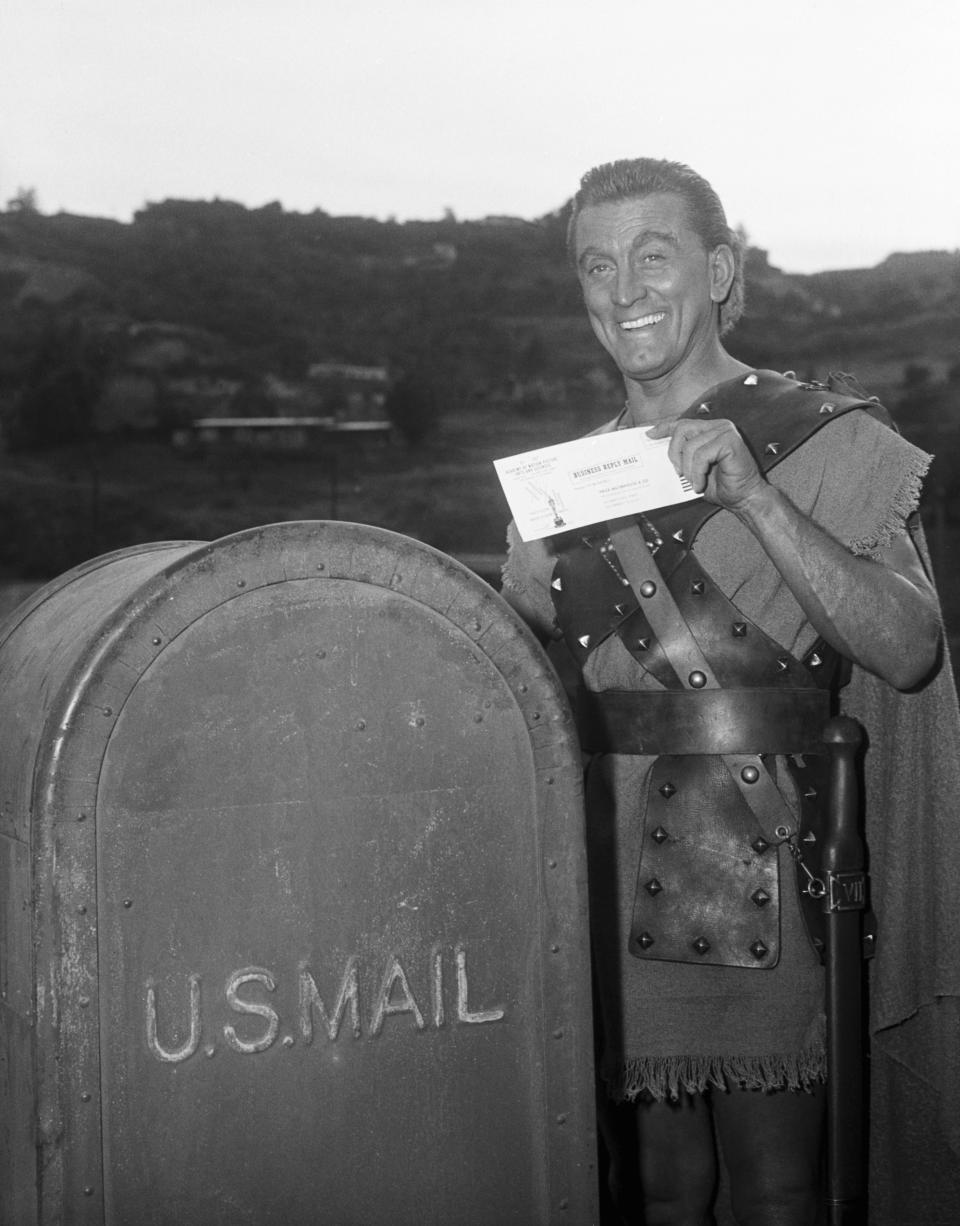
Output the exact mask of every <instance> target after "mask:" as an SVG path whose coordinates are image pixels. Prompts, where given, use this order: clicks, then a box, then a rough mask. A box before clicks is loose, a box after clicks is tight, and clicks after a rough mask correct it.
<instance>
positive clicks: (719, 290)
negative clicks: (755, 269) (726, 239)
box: [710, 243, 737, 302]
mask: <svg viewBox="0 0 960 1226" xmlns="http://www.w3.org/2000/svg"><path fill="white" fill-rule="evenodd" d="M736 271H737V268H736V262H735V261H734V258H733V249H732V248H731V247H729V246H728V245H727V244H726V243H721V244H720V246H719V247H714V249H713V251H712V252H711V253H710V298H711V301H713V302H726V300H727V297H728V295H729V293H730V287H731V286H732V285H733V278H734V276H735V275H736Z"/></svg>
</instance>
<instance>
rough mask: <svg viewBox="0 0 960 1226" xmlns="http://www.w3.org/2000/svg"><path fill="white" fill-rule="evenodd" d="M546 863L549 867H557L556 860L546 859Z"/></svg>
mask: <svg viewBox="0 0 960 1226" xmlns="http://www.w3.org/2000/svg"><path fill="white" fill-rule="evenodd" d="M547 865H548V867H549V868H556V867H557V862H556V860H548V861H547Z"/></svg>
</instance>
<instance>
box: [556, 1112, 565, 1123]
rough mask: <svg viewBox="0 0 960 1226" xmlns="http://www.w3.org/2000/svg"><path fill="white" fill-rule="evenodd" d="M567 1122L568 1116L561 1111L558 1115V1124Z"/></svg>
mask: <svg viewBox="0 0 960 1226" xmlns="http://www.w3.org/2000/svg"><path fill="white" fill-rule="evenodd" d="M566 1122H567V1117H566V1116H565V1115H564V1113H563V1112H562V1111H561V1112H560V1114H559V1115H558V1116H557V1123H558V1124H565V1123H566Z"/></svg>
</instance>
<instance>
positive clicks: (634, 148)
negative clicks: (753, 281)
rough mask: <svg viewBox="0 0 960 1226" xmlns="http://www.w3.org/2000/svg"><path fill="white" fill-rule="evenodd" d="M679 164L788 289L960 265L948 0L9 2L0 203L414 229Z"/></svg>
mask: <svg viewBox="0 0 960 1226" xmlns="http://www.w3.org/2000/svg"><path fill="white" fill-rule="evenodd" d="M640 154H651V155H654V156H658V157H668V158H675V159H677V160H680V161H686V162H689V163H690V164H691V165H692V166H693V167H694V168H695V169H697V170H699V171H700V172H701V173H702V174H704V175H705V176H706V177H707V178H708V179H710V180H711V182H712V183H713V185H714V186H715V187H716V188H717V190H718V192H719V193H720V196H721V198H722V199H723V200H724V203H725V205H726V208H727V214H728V217H729V220H730V221H731V223H733V224H742V225H744V226H745V227H746V229H747V231H748V233H749V235H750V238H751V240H752V241H753V242H754V243H755V244H757V245H758V246H761V247H765V248H766V249H767V250H768V251H769V252H770V258H771V261H772V262H773V263H774V264H777V265H779V266H780V267H783V268H785V269H787V270H789V271H797V272H807V271H815V270H818V269H823V268H842V267H859V266H864V265H870V264H874V263H876V262H878V261H879V260H881V259H882V258H883V257H884V256H885V255H887V254H888V253H889V252H891V251H894V250H900V251H915V250H923V249H928V248H940V249H943V248H946V249H950V250H955V249H957V248H958V247H960V203H958V198H960V4H958V0H909V2H908V0H900V2H898V3H894V2H893V0H658V2H657V3H652V2H650V0H576V2H575V0H391V2H389V3H386V2H383V0H0V204H2V203H3V202H5V201H6V200H8V199H9V198H10V197H11V196H12V195H13V194H14V192H15V191H16V190H17V189H18V188H19V187H32V188H35V189H36V192H37V195H38V199H39V204H40V208H41V210H42V211H43V212H47V213H50V212H56V211H58V210H60V209H65V210H68V211H70V212H74V213H82V214H88V215H97V216H107V217H116V218H120V219H122V220H129V219H130V217H131V216H132V214H133V212H134V211H135V210H136V209H138V208H140V207H142V205H143V204H144V203H145V202H146V201H156V200H162V199H165V198H167V197H183V198H189V199H212V198H213V197H215V196H219V197H221V198H223V199H230V200H236V201H239V202H241V203H243V204H246V205H249V206H258V205H261V204H264V203H267V202H268V201H272V200H279V201H281V202H282V204H283V205H284V206H285V207H286V208H288V209H296V210H300V211H304V212H308V211H310V210H312V209H314V208H322V209H324V210H326V211H327V212H329V213H335V214H344V213H357V214H363V215H366V216H374V217H381V218H383V217H387V216H391V215H393V216H396V217H398V218H399V219H401V220H403V219H406V218H434V217H439V216H440V215H441V214H442V213H443V210H444V209H445V208H448V207H449V208H452V209H453V210H454V212H455V213H456V215H457V216H458V217H461V218H475V217H482V216H484V215H486V214H490V213H509V214H515V215H518V216H522V217H530V218H532V217H538V216H541V215H543V214H544V213H547V212H549V211H551V210H553V209H555V208H558V207H559V206H560V205H561V204H563V202H564V201H565V200H566V199H568V198H569V197H570V196H571V195H572V194H573V192H574V191H575V189H576V186H577V182H578V180H579V177H580V174H581V173H582V172H583V171H584V170H585V169H587V168H588V167H589V166H592V165H595V164H596V163H598V162H602V161H608V160H610V159H612V158H617V157H629V156H636V155H640Z"/></svg>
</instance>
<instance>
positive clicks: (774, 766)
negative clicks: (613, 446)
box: [504, 158, 960, 1226]
mask: <svg viewBox="0 0 960 1226" xmlns="http://www.w3.org/2000/svg"><path fill="white" fill-rule="evenodd" d="M568 246H569V252H570V256H571V259H572V262H573V264H574V266H575V268H576V272H577V276H578V278H579V280H580V285H581V287H582V291H583V299H584V304H585V306H586V310H587V314H588V316H589V319H590V323H591V325H592V327H593V331H594V333H595V334H596V336H597V339H598V340H599V342H600V344H601V345H602V346H603V347H604V349H605V350H606V351H607V353H608V354H609V355H610V357H611V358H612V359H613V361H614V363H615V364H616V366H617V368H618V370H619V372H620V374H621V376H622V379H623V386H624V391H625V402H624V406H623V409H622V411H621V412H620V414H619V415H618V416H617V417H616V418H615V419H614V420H613V421H611V422H609V423H608V424H607V425H606V426H605V427H602V429H603V430H606V431H613V430H618V429H623V428H626V427H630V426H647V427H649V433H650V435H651V437H653V438H669V440H670V442H669V455H670V458H671V460H672V461H673V464H674V466H675V467H676V469H677V470H678V472H679V473H680V474H681V476H682V477H684V478H685V479H686V481H687V482H688V483H689V485H690V486H691V487H692V488H693V489H694V490H695V491H696V492H697V493H698V494H699V495H701V497H700V498H699V499H696V500H694V501H692V502H687V503H684V504H679V505H678V506H675V507H668V508H661V509H659V510H655V511H651V512H648V513H646V514H644V515H640V516H636V517H632V518H630V519H629V520H617V521H611V522H610V523H609V524H605V525H604V524H599V525H596V526H595V527H594V528H592V529H588V530H587V531H586V532H583V531H580V532H576V533H570V532H568V533H558V534H556V535H554V536H552V537H550V538H548V539H546V540H539V541H531V542H526V543H524V542H521V541H520V539H519V537H518V535H517V533H516V531H515V530H514V528H513V527H512V526H511V530H510V535H509V554H508V559H507V563H506V566H505V568H504V594H505V595H506V596H507V598H508V599H510V600H511V601H512V603H513V604H514V605H515V607H516V608H517V609H518V611H520V613H521V614H522V615H523V616H524V617H525V618H526V619H527V620H528V621H529V622H530V624H531V625H532V626H533V627H534V628H535V629H536V630H537V631H538V633H540V634H541V636H542V637H543V638H544V640H552V641H553V642H554V644H555V645H556V647H555V650H556V649H557V648H558V647H560V646H561V644H563V645H565V648H564V649H565V650H566V652H567V653H568V655H569V656H570V657H572V661H573V664H574V665H575V666H576V669H577V671H578V672H579V687H580V688H579V694H578V698H577V720H578V726H579V729H580V734H581V741H582V745H583V748H584V751H585V753H587V754H588V755H589V764H588V768H587V774H586V798H587V821H588V843H589V848H590V873H591V883H590V884H591V926H592V939H593V944H594V956H595V962H596V968H597V981H598V993H599V1006H600V1009H599V1013H600V1015H601V1016H602V1047H603V1057H602V1074H603V1078H604V1081H605V1084H606V1087H607V1090H608V1092H609V1095H610V1097H611V1098H612V1099H614V1100H616V1101H621V1102H623V1101H627V1102H631V1103H634V1104H636V1124H637V1132H638V1135H639V1141H640V1170H641V1178H642V1193H643V1200H644V1206H645V1215H646V1216H645V1221H646V1222H647V1223H648V1226H660V1224H666V1223H677V1224H680V1223H684V1224H686V1223H702V1222H708V1221H710V1220H711V1217H710V1215H711V1205H712V1200H713V1196H714V1190H715V1186H716V1180H717V1153H718V1152H719V1154H720V1155H722V1160H723V1163H724V1166H725V1168H726V1175H727V1180H728V1184H729V1189H730V1196H731V1202H732V1206H733V1211H734V1213H735V1216H736V1218H737V1220H738V1222H740V1223H744V1224H760V1223H763V1224H764V1226H807V1224H809V1223H812V1222H814V1221H815V1219H816V1214H817V1199H818V1190H819V1183H820V1171H819V1162H820V1152H821V1144H822V1129H823V1103H824V1093H823V1083H824V1079H825V1075H826V1056H825V1048H824V977H823V968H822V965H821V952H822V949H823V933H822V931H821V928H820V925H821V924H822V902H821V893H822V891H821V890H820V889H819V888H818V887H819V885H820V882H821V874H822V872H823V870H822V868H821V866H820V864H819V862H818V854H819V845H820V843H821V842H822V839H823V831H824V800H825V797H826V795H827V787H826V783H827V774H826V772H827V769H828V768H827V765H826V762H825V759H824V758H823V757H822V751H823V746H822V742H821V733H822V729H823V726H824V724H825V723H826V721H827V719H828V718H829V717H830V715H831V714H833V713H835V712H836V711H837V710H838V708H841V707H842V708H843V709H844V710H848V711H850V712H851V713H853V714H862V713H863V712H867V713H868V717H869V718H870V719H871V721H872V722H871V725H870V729H869V735H870V740H871V747H872V749H871V754H870V755H868V763H867V766H868V784H869V785H870V789H871V790H870V791H869V797H870V798H871V800H872V801H875V803H874V810H875V811H874V812H873V813H872V815H871V821H872V822H873V823H875V824H876V823H881V824H882V823H886V822H887V819H888V817H889V816H890V814H891V813H894V814H896V812H897V808H896V807H897V805H898V804H904V805H906V804H908V803H909V804H910V805H911V806H912V808H913V809H916V799H915V797H913V796H910V789H911V788H913V787H915V786H917V787H919V786H922V785H921V784H918V783H917V780H916V778H915V776H913V775H911V766H910V764H904V763H902V762H896V769H895V770H894V771H893V772H892V773H891V771H890V770H889V764H890V762H891V761H895V760H896V746H895V745H894V744H893V743H892V741H885V739H884V738H885V736H886V735H887V734H888V733H889V732H890V729H891V728H892V726H893V724H892V723H891V720H892V719H893V718H894V717H892V716H890V715H883V716H882V717H881V716H878V715H876V712H877V711H878V710H881V709H882V710H884V711H888V712H889V711H900V710H901V709H902V706H903V704H904V703H906V702H907V701H908V700H906V699H904V698H902V697H901V696H900V693H899V692H900V691H903V690H918V691H920V694H919V701H918V702H916V703H915V704H914V706H912V707H910V710H911V711H912V712H913V715H912V716H911V718H914V717H915V718H917V719H919V720H921V722H922V721H923V720H927V721H928V727H929V728H930V729H933V728H936V727H940V728H943V729H950V730H951V732H952V734H953V745H954V747H955V745H956V741H957V735H956V729H957V727H958V725H957V715H956V698H955V695H954V694H953V689H952V683H951V679H950V676H949V670H948V669H946V668H944V667H943V666H942V655H941V648H940V637H941V631H940V619H939V611H938V604H937V598H936V594H935V592H934V589H933V587H932V585H931V582H930V580H929V578H928V576H927V573H926V570H925V567H924V563H923V561H922V560H921V556H920V554H919V553H918V549H917V544H916V541H917V540H918V539H920V538H919V537H918V535H917V533H918V529H917V525H916V514H915V513H916V507H917V502H918V499H919V494H920V487H921V482H922V479H923V476H924V474H925V472H926V469H927V466H928V464H929V460H930V457H929V456H927V455H925V454H924V453H922V452H920V451H918V450H917V449H916V448H914V447H913V446H911V445H910V444H909V443H907V442H906V441H905V440H904V439H902V438H901V437H900V435H899V434H897V433H896V432H895V430H893V429H891V428H890V423H889V421H888V419H887V417H886V414H885V412H884V411H883V409H882V408H881V407H880V406H879V405H878V404H877V403H876V402H875V401H873V400H871V399H869V398H867V396H866V395H865V394H864V393H863V392H862V390H861V389H860V388H859V386H858V385H856V384H855V383H854V382H853V381H852V380H849V379H848V378H847V377H846V376H830V377H829V378H828V381H827V382H824V383H799V382H797V380H795V379H794V378H793V377H792V376H784V375H779V374H776V373H774V372H772V371H765V370H755V369H753V368H752V367H750V366H748V365H746V364H745V363H743V362H741V361H739V360H738V359H737V358H735V357H734V356H732V355H731V354H730V353H729V352H728V351H727V349H726V347H725V344H724V341H723V339H722V338H723V336H724V334H725V333H727V332H728V331H729V329H730V328H732V327H733V325H734V324H735V323H736V321H737V319H738V318H739V316H740V314H741V312H742V310H743V271H742V252H741V250H740V245H739V241H738V239H737V237H736V235H734V234H733V232H732V231H731V230H730V228H729V226H728V225H727V221H726V217H725V215H724V211H723V208H722V205H721V204H720V201H719V200H718V198H717V196H716V194H715V193H714V192H713V190H712V188H711V187H710V185H709V184H708V183H707V182H706V181H705V180H704V179H702V178H701V177H700V176H699V175H697V174H696V173H695V172H693V171H692V170H690V169H689V168H688V167H686V166H683V165H681V164H679V163H674V162H663V161H657V160H653V159H646V158H641V159H636V160H631V161H621V162H614V163H611V164H608V165H605V166H600V167H597V168H596V169H594V170H592V171H590V172H588V173H587V174H586V175H585V176H584V178H583V180H582V182H581V187H580V190H579V192H578V193H577V195H576V197H575V199H574V202H573V208H572V213H571V218H570V225H569V236H568ZM567 663H569V661H568V662H567ZM851 675H852V681H850V684H849V685H848V687H847V689H846V690H845V691H844V696H843V697H842V698H841V697H840V692H841V687H842V686H843V685H844V684H845V683H846V682H848V681H849V680H850V678H851ZM884 703H886V704H887V705H886V706H884V705H883V704H884ZM891 704H892V705H891ZM951 761H952V765H951V766H950V767H949V770H948V775H949V772H950V771H952V772H953V774H952V776H950V777H951V778H952V779H953V780H954V781H955V782H956V783H957V784H960V768H958V767H957V766H956V753H955V752H953V753H952V754H951ZM881 777H882V780H883V782H882V783H878V782H877V780H878V779H880V778H881ZM871 780H872V782H871ZM945 794H946V793H944V795H945ZM932 813H933V810H930V811H929V812H928V813H927V814H926V816H924V815H918V816H916V817H911V821H916V822H918V823H921V822H923V821H924V820H929V821H931V822H933V823H934V825H936V823H937V822H940V821H941V820H942V815H941V817H934V816H931V814H932ZM882 829H884V830H886V829H887V827H886V826H882ZM937 829H939V827H937ZM886 837H887V836H886V835H884V836H882V838H886ZM938 837H939V835H938ZM882 838H881V837H880V836H878V845H879V843H880V842H881V841H882ZM954 844H955V841H954ZM951 854H952V853H951ZM874 877H875V886H876V889H877V892H881V891H882V889H883V888H884V884H885V882H884V880H883V870H875V873H874ZM890 877H891V880H892V881H894V882H895V879H896V874H895V871H893V870H891V872H890ZM896 890H897V887H896V885H895V884H894V885H893V886H892V887H891V890H890V891H889V893H888V895H887V896H888V897H889V898H891V899H893V902H892V903H891V905H895V904H896V898H895V895H896ZM881 939H882V938H881ZM930 939H931V940H935V935H932V936H931V937H930ZM881 948H883V947H882V946H881ZM905 958H906V954H903V953H898V952H897V951H896V949H894V951H893V953H892V954H891V955H889V957H888V959H887V960H886V961H885V962H884V963H883V975H884V979H883V982H882V983H881V987H880V989H879V996H880V998H881V999H887V995H888V993H887V989H888V985H889V984H890V983H895V982H899V981H900V979H902V972H903V970H904V965H903V962H904V959H905ZM898 959H899V961H898ZM879 961H880V959H878V962H879ZM898 976H899V977H900V979H898ZM931 984H932V979H931V980H930V981H929V982H927V983H926V985H925V986H924V987H922V988H921V987H919V986H916V985H915V987H914V989H913V994H912V995H911V994H910V993H909V992H907V993H900V994H899V995H898V1000H899V1001H900V1012H899V1013H898V1014H897V1015H896V1016H893V1017H890V1016H888V1017H886V1018H885V1019H882V1021H881V1023H879V1024H880V1025H882V1026H883V1027H889V1026H891V1025H894V1024H897V1023H899V1022H900V1021H902V1020H903V1019H905V1018H907V1017H909V1016H911V1013H913V1014H916V1013H918V1012H919V1011H920V1010H921V1009H923V1008H924V1007H926V1006H927V1005H928V1004H929V1003H930V1002H931V1001H932V1000H933V999H934V998H935V996H936V989H935V987H933V986H931ZM897 991H898V993H899V989H897ZM875 1020H876V1019H875Z"/></svg>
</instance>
